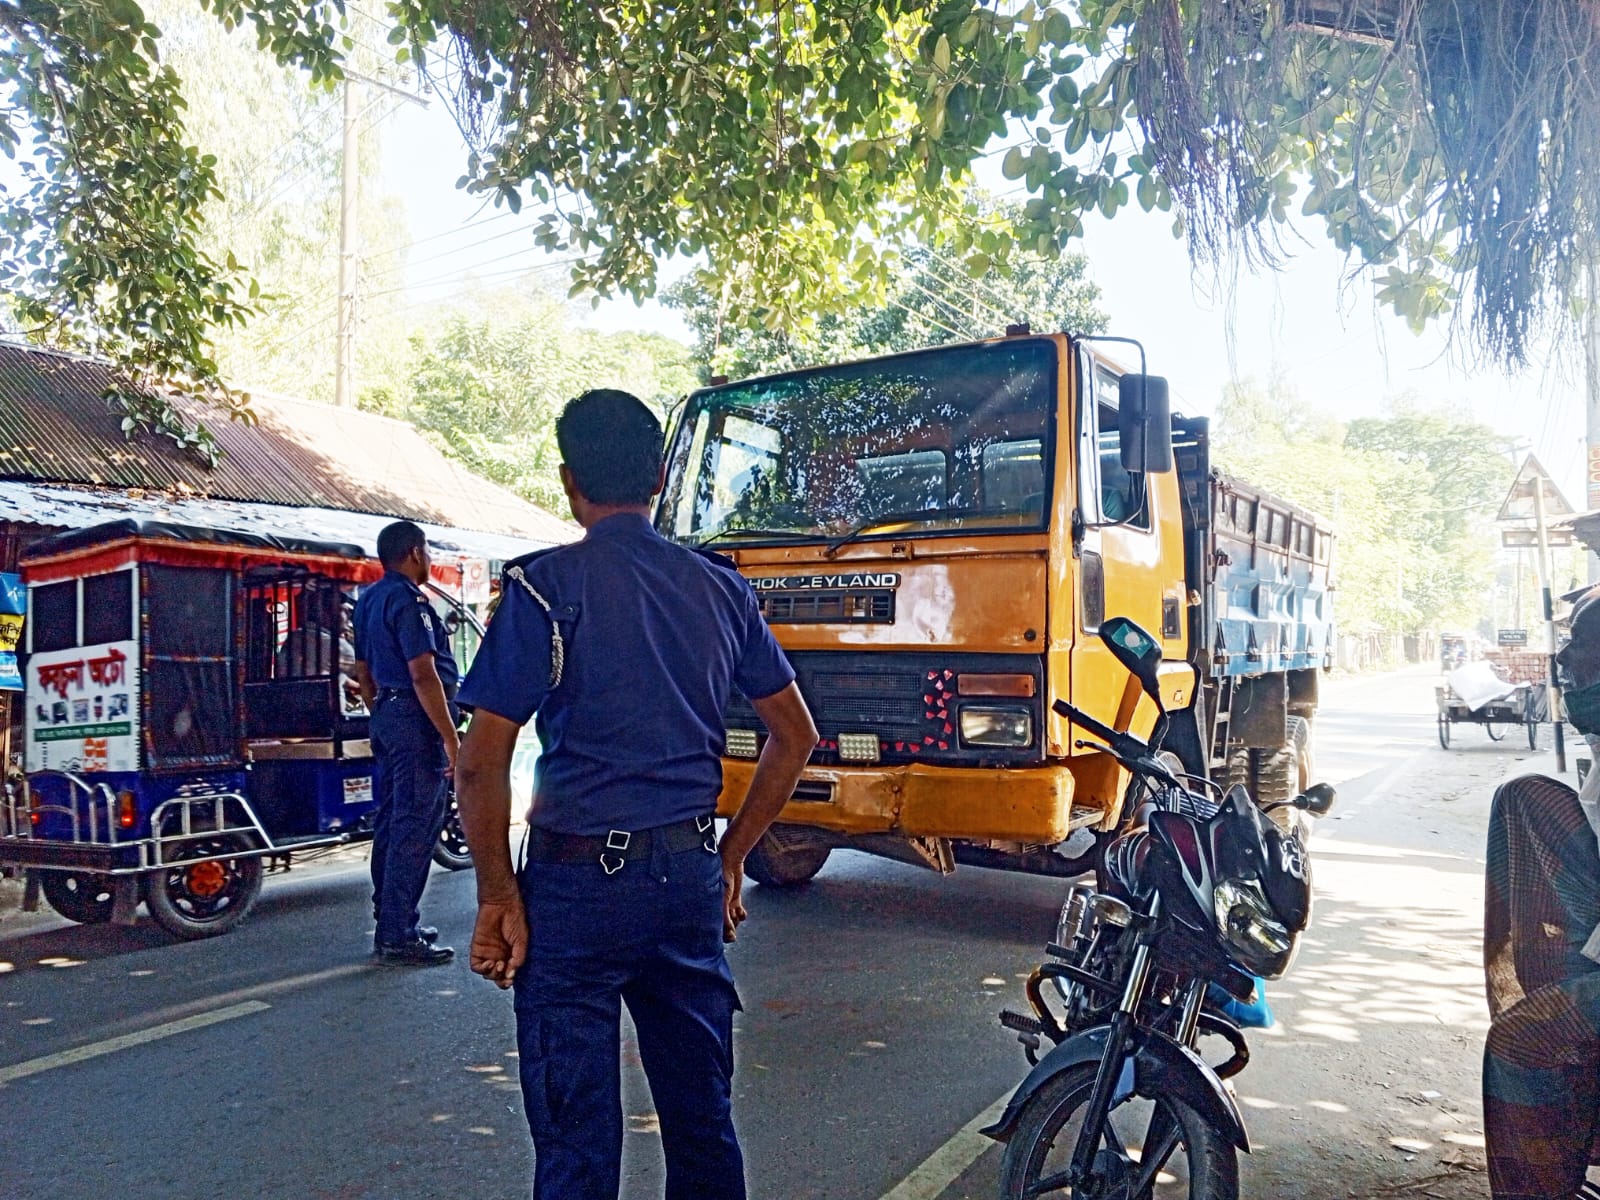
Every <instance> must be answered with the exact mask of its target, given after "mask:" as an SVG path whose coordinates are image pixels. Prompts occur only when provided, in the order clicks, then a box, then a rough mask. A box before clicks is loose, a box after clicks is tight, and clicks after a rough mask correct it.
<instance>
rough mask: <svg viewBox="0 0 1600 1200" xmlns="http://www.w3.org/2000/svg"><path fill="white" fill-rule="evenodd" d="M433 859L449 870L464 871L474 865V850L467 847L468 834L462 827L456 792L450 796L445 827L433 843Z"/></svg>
mask: <svg viewBox="0 0 1600 1200" xmlns="http://www.w3.org/2000/svg"><path fill="white" fill-rule="evenodd" d="M433 861H434V862H436V863H438V864H439V865H440V866H441V867H443V868H444V869H445V870H447V871H464V870H466V869H467V868H468V867H470V866H471V865H472V851H471V850H469V849H468V848H467V834H466V830H464V829H462V828H461V810H460V809H459V808H458V807H456V798H455V794H454V793H451V796H450V811H449V812H447V813H445V816H444V828H442V829H441V830H439V840H438V841H437V842H435V843H434V844H433Z"/></svg>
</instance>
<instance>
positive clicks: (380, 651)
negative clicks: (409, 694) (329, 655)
mask: <svg viewBox="0 0 1600 1200" xmlns="http://www.w3.org/2000/svg"><path fill="white" fill-rule="evenodd" d="M352 623H353V624H354V625H355V630H356V658H357V660H359V661H360V662H364V663H366V664H367V669H368V670H369V671H371V672H372V681H373V682H374V683H376V684H377V685H378V686H379V687H381V688H409V687H410V686H411V668H410V667H408V666H407V665H406V664H407V663H409V662H410V661H411V660H412V659H413V658H416V657H417V655H419V654H427V653H428V652H429V651H432V653H433V665H434V666H435V667H437V668H438V670H439V682H440V683H442V684H444V686H445V691H446V692H448V691H449V690H450V689H451V688H453V687H454V686H455V685H456V681H457V680H458V679H460V678H461V671H460V668H458V667H457V666H456V658H455V655H454V654H452V653H451V652H450V635H449V633H448V632H446V630H445V627H444V622H443V621H441V620H440V619H439V614H438V613H436V612H434V611H433V605H431V604H429V603H428V598H427V596H425V595H423V593H422V589H421V588H419V587H418V586H417V585H416V584H414V583H412V582H411V580H409V579H407V578H406V577H405V576H404V575H402V574H400V572H398V571H385V572H384V573H383V578H382V579H380V580H378V582H377V583H375V584H373V585H372V586H371V587H368V588H364V589H363V590H362V592H361V599H359V600H357V601H356V611H355V616H354V618H353V620H352Z"/></svg>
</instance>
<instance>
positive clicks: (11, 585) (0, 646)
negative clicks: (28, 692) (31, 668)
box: [0, 571, 28, 692]
mask: <svg viewBox="0 0 1600 1200" xmlns="http://www.w3.org/2000/svg"><path fill="white" fill-rule="evenodd" d="M27 613H28V589H27V588H26V587H25V586H24V585H23V582H22V576H21V575H12V574H10V573H8V572H4V571H0V692H20V691H22V672H21V670H19V669H18V667H17V647H18V646H19V645H20V644H21V642H22V622H23V619H24V618H25V617H26V616H27Z"/></svg>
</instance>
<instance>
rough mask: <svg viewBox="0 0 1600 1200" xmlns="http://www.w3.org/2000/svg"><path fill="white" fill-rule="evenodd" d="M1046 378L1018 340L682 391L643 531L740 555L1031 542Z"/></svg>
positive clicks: (1047, 455)
mask: <svg viewBox="0 0 1600 1200" xmlns="http://www.w3.org/2000/svg"><path fill="white" fill-rule="evenodd" d="M1056 379H1057V369H1056V348H1055V344H1054V343H1053V342H1051V341H1048V340H1044V339H1029V340H1017V341H1007V342H999V343H993V344H988V345H977V346H960V347H954V348H951V349H939V350H929V351H924V352H922V353H918V354H908V355H900V356H896V357H894V358H889V359H877V360H873V361H870V362H863V363H850V364H847V365H844V366H838V367H823V368H818V369H816V370H810V371H799V372H795V373H793V374H789V375H779V376H773V377H770V378H765V379H756V380H751V381H749V382H747V383H738V384H732V385H728V386H724V387H718V388H711V389H707V390H705V391H701V392H697V393H695V395H693V396H692V397H690V399H689V405H688V409H687V411H686V412H685V414H684V419H683V423H682V425H681V426H680V428H679V430H678V435H677V437H676V439H675V440H674V443H673V447H672V451H671V457H670V461H669V466H668V474H667V487H666V491H665V493H664V494H663V497H662V501H661V506H660V508H659V509H658V511H657V517H656V524H657V528H658V529H659V530H660V531H661V532H662V533H663V534H665V535H667V536H668V537H672V538H676V539H678V540H680V541H686V542H695V543H700V542H707V541H712V540H717V541H719V542H726V543H728V544H747V545H748V544H759V543H760V542H762V541H763V540H769V541H773V542H783V543H791V542H795V541H799V540H813V539H814V540H818V541H831V540H834V539H837V538H841V537H843V536H844V535H849V534H855V535H857V536H860V537H863V538H871V537H894V536H901V535H903V534H904V533H905V532H906V531H907V530H914V531H916V532H918V533H935V532H950V533H957V532H962V533H971V532H975V531H976V532H1015V531H1019V530H1030V529H1039V528H1042V527H1043V526H1044V524H1045V517H1046V513H1047V511H1048V508H1049V494H1050V474H1049V466H1050V461H1051V449H1052V437H1051V421H1050V416H1051V413H1052V411H1053V409H1054V400H1055V393H1056ZM880 521H881V528H880V527H879V525H878V524H876V523H877V522H880Z"/></svg>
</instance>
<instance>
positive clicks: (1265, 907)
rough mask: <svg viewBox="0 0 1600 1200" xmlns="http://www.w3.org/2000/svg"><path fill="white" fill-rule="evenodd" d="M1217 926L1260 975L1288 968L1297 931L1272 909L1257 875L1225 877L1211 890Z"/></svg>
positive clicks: (1274, 973)
mask: <svg viewBox="0 0 1600 1200" xmlns="http://www.w3.org/2000/svg"><path fill="white" fill-rule="evenodd" d="M1212 903H1213V905H1214V907H1215V912H1216V918H1217V929H1218V930H1219V931H1220V932H1221V933H1222V937H1223V940H1225V941H1226V942H1227V943H1228V945H1229V946H1231V947H1233V949H1234V950H1235V951H1237V952H1238V954H1239V957H1240V959H1241V961H1243V962H1244V963H1245V965H1246V966H1248V967H1250V968H1251V970H1252V971H1253V972H1254V973H1255V974H1257V975H1267V976H1271V975H1277V974H1282V973H1283V971H1285V970H1287V969H1288V965H1289V963H1288V955H1289V954H1290V952H1291V951H1293V950H1294V935H1293V934H1292V933H1290V932H1289V930H1288V929H1286V928H1285V927H1284V925H1283V922H1281V921H1279V920H1278V919H1277V918H1276V917H1275V916H1274V915H1273V913H1272V905H1270V904H1269V903H1267V897H1266V895H1265V894H1264V893H1263V892H1262V890H1261V884H1260V883H1259V882H1258V881H1256V880H1254V879H1224V880H1222V881H1221V882H1220V883H1218V884H1217V886H1216V889H1215V890H1214V891H1213V893H1212Z"/></svg>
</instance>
